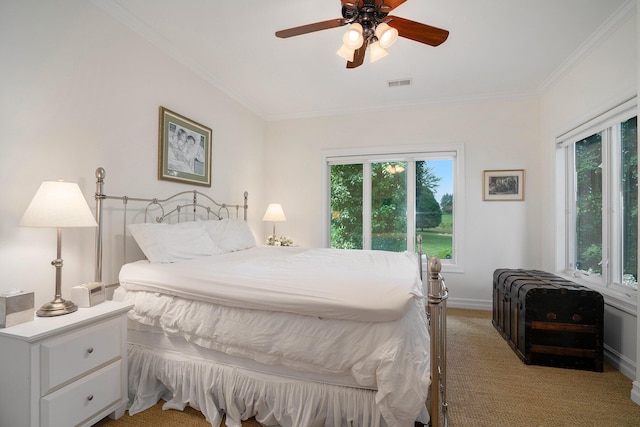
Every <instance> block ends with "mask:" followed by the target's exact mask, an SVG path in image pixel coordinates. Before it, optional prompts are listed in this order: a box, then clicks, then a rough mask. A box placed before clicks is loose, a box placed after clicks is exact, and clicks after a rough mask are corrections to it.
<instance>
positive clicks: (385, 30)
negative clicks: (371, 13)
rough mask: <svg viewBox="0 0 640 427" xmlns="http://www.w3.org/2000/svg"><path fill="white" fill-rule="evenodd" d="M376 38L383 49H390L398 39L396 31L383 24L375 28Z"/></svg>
mask: <svg viewBox="0 0 640 427" xmlns="http://www.w3.org/2000/svg"><path fill="white" fill-rule="evenodd" d="M376 37H377V38H378V40H379V41H380V46H382V47H383V48H385V49H386V48H388V47H391V45H392V44H394V43H395V42H396V40H397V39H398V30H396V29H395V28H393V27H391V26H389V24H387V23H385V22H383V23H382V24H380V25H378V26H377V27H376Z"/></svg>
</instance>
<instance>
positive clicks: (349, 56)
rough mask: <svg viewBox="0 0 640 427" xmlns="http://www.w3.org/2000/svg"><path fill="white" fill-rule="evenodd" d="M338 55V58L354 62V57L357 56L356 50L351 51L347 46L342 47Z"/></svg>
mask: <svg viewBox="0 0 640 427" xmlns="http://www.w3.org/2000/svg"><path fill="white" fill-rule="evenodd" d="M336 53H337V54H338V56H340V57H342V58H344V59H346V60H347V61H349V62H353V55H354V54H355V50H353V49H349V48H348V47H346V46H345V45H342V46H340V49H338V51H337V52H336Z"/></svg>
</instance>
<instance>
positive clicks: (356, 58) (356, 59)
mask: <svg viewBox="0 0 640 427" xmlns="http://www.w3.org/2000/svg"><path fill="white" fill-rule="evenodd" d="M365 53H367V40H365V41H364V43H362V46H360V47H359V48H358V49H356V51H355V52H354V54H353V62H352V61H347V68H356V67H359V66H361V65H362V64H363V63H364V54H365Z"/></svg>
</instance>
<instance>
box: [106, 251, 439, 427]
mask: <svg viewBox="0 0 640 427" xmlns="http://www.w3.org/2000/svg"><path fill="white" fill-rule="evenodd" d="M344 255H346V253H344V251H339V250H332V249H301V248H271V247H269V248H260V247H258V248H253V249H249V250H245V251H240V252H234V253H230V254H223V255H215V256H212V257H203V258H197V259H194V260H188V261H181V262H180V263H174V264H150V263H148V262H136V263H133V264H129V265H126V266H124V267H123V269H122V272H121V279H120V280H121V287H120V288H119V289H118V290H117V291H116V295H115V297H114V298H115V299H120V300H124V301H127V302H131V303H133V304H134V309H132V311H130V313H129V318H130V319H131V320H132V321H136V322H139V323H140V324H144V325H148V326H153V327H158V328H161V329H162V330H163V331H164V333H165V334H166V335H167V336H176V337H181V338H184V339H185V340H187V341H188V342H191V343H193V344H197V345H198V346H201V347H204V348H208V349H213V350H217V351H221V352H224V353H227V354H229V355H232V356H235V357H242V358H247V359H251V360H255V361H257V362H259V363H262V364H265V365H271V366H285V367H287V368H288V369H291V370H294V371H298V372H300V373H301V377H304V373H305V372H310V373H314V374H315V375H316V376H317V375H349V376H351V377H352V378H353V379H354V380H355V382H356V383H357V384H358V385H359V386H361V387H363V388H369V389H374V390H377V391H376V396H375V400H376V406H377V409H378V410H379V411H380V413H381V414H382V416H383V418H384V420H385V422H386V424H388V425H389V426H408V425H413V421H415V420H416V418H417V417H418V415H419V414H420V413H421V412H422V411H423V410H424V407H425V401H426V398H427V395H428V389H429V384H430V364H429V332H428V325H427V320H426V315H425V313H424V302H423V299H422V294H421V282H420V280H419V275H418V271H417V269H418V266H417V262H416V260H415V255H410V254H391V253H386V252H374V251H348V256H349V257H350V258H352V261H355V263H356V264H357V265H358V267H359V268H362V269H364V271H366V273H367V274H366V277H360V276H358V275H356V274H355V272H354V270H352V269H350V268H348V263H347V261H346V260H345V256H344ZM312 258H316V260H318V259H319V260H320V263H321V264H320V266H319V267H313V262H312ZM297 263H299V264H300V266H299V268H302V270H299V269H298V267H294V264H297ZM274 265H277V266H278V267H281V268H282V270H279V272H278V273H276V274H271V275H269V274H270V273H269V272H271V273H273V271H274V270H273V266H274ZM196 267H197V268H198V270H197V271H196ZM301 272H302V273H304V274H303V275H302V276H300V274H301ZM180 274H186V277H187V280H183V279H177V277H179V275H180ZM208 275H214V277H215V280H214V282H213V283H207V276H208ZM261 277H262V278H265V279H266V280H265V281H264V282H262V281H261V280H259V279H260V278H261ZM298 277H303V278H304V280H302V281H301V280H300V279H298ZM176 280H177V281H176ZM283 290H284V291H283ZM198 294H202V295H203V296H202V297H199V296H198ZM246 308H249V309H250V310H246ZM377 314H379V315H380V317H377V316H376V315H377ZM134 404H135V402H134Z"/></svg>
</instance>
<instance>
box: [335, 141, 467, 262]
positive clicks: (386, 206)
mask: <svg viewBox="0 0 640 427" xmlns="http://www.w3.org/2000/svg"><path fill="white" fill-rule="evenodd" d="M324 157H325V161H326V166H327V179H326V181H327V183H328V188H327V210H326V211H327V212H328V213H329V214H328V221H327V222H328V230H327V246H330V247H334V248H347V249H373V250H389V251H396V252H398V251H406V250H409V251H414V250H416V244H417V243H416V242H417V239H416V236H417V235H420V236H422V251H423V253H425V254H429V255H435V256H438V257H439V258H441V259H442V260H443V264H449V265H450V266H453V265H459V264H460V258H461V256H460V253H461V251H460V250H459V248H460V245H461V236H458V233H456V232H455V229H456V224H458V223H461V222H459V221H461V220H460V218H461V216H462V205H461V203H459V201H458V197H456V195H457V194H461V190H460V188H461V182H463V180H462V178H461V164H462V148H461V147H447V149H443V148H439V149H437V150H433V151H418V152H416V151H413V150H410V149H406V150H404V151H403V150H397V149H396V150H393V151H392V150H389V151H388V152H386V150H384V149H382V150H378V151H376V152H369V153H368V152H357V151H355V150H354V151H339V152H328V153H325V156H324Z"/></svg>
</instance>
